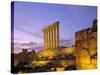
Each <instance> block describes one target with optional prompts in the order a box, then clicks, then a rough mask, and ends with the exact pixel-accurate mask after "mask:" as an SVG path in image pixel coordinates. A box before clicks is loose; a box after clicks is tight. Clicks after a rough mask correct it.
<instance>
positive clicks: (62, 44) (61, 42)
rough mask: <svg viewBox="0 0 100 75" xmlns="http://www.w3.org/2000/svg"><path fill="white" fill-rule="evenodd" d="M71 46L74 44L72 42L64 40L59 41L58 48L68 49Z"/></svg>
mask: <svg viewBox="0 0 100 75" xmlns="http://www.w3.org/2000/svg"><path fill="white" fill-rule="evenodd" d="M73 44H74V41H73V40H66V39H61V40H60V46H64V47H68V46H72V45H73Z"/></svg>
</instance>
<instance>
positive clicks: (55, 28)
mask: <svg viewBox="0 0 100 75" xmlns="http://www.w3.org/2000/svg"><path fill="white" fill-rule="evenodd" d="M53 38H54V49H56V28H55V27H54V37H53Z"/></svg>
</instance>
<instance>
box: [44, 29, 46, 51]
mask: <svg viewBox="0 0 100 75" xmlns="http://www.w3.org/2000/svg"><path fill="white" fill-rule="evenodd" d="M45 39H46V32H45V31H44V50H45V49H46V40H45Z"/></svg>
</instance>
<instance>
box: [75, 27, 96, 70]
mask: <svg viewBox="0 0 100 75" xmlns="http://www.w3.org/2000/svg"><path fill="white" fill-rule="evenodd" d="M75 49H76V65H77V69H94V68H96V66H97V31H93V27H91V28H87V29H83V30H81V31H78V32H76V33H75ZM94 60H95V61H94Z"/></svg>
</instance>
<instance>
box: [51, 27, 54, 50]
mask: <svg viewBox="0 0 100 75" xmlns="http://www.w3.org/2000/svg"><path fill="white" fill-rule="evenodd" d="M53 40H54V38H53V28H52V31H51V48H52V50H53V46H54V44H53Z"/></svg>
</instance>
